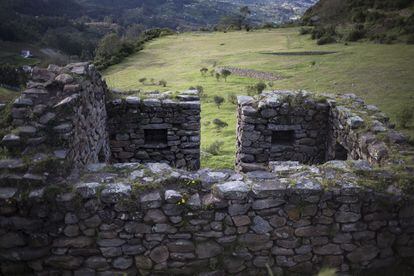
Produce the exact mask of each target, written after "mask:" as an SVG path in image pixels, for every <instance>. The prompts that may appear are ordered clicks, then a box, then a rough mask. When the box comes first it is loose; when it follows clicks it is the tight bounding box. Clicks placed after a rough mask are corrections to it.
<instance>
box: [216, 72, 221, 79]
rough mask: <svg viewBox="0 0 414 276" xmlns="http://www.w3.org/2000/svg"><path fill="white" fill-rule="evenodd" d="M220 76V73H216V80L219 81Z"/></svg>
mask: <svg viewBox="0 0 414 276" xmlns="http://www.w3.org/2000/svg"><path fill="white" fill-rule="evenodd" d="M220 77H221V75H220V73H216V80H217V81H219V80H220Z"/></svg>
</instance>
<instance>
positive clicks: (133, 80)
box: [104, 28, 414, 168]
mask: <svg viewBox="0 0 414 276" xmlns="http://www.w3.org/2000/svg"><path fill="white" fill-rule="evenodd" d="M304 51H333V52H336V53H334V54H329V55H301V56H297V55H293V56H292V55H290V56H289V55H270V54H268V53H275V52H282V53H285V52H304ZM265 53H267V54H265ZM412 60H414V47H413V46H411V45H405V44H394V45H380V44H373V43H359V42H357V43H349V45H348V46H345V45H343V44H329V45H324V46H317V45H316V44H315V43H314V41H312V40H311V38H310V36H308V35H306V36H300V35H298V29H297V28H286V29H274V30H260V31H253V32H244V31H240V32H228V33H219V32H216V33H184V34H180V35H173V36H168V37H164V38H161V39H156V40H154V41H152V42H150V43H149V44H148V45H147V46H146V47H145V48H144V50H143V51H142V52H140V53H137V54H135V55H133V56H131V57H129V58H127V59H126V60H125V61H124V62H123V63H121V64H119V65H116V66H113V67H110V68H109V69H108V70H107V71H106V72H105V74H104V75H105V78H106V80H107V82H108V84H109V85H110V86H111V87H113V88H119V89H122V90H134V89H141V90H143V91H152V90H160V91H167V90H172V91H182V90H184V89H187V88H189V87H190V86H197V85H201V86H203V88H204V94H205V96H204V97H203V99H202V148H203V149H205V148H207V147H209V146H211V145H212V144H213V143H215V142H216V141H222V142H223V145H222V147H221V149H220V151H219V153H218V154H217V155H204V156H203V159H202V165H203V166H205V167H215V168H223V167H224V168H231V167H233V164H234V155H235V141H236V138H235V135H236V133H235V125H236V106H235V105H234V104H232V103H231V101H232V100H233V99H234V96H235V95H246V94H247V93H248V91H247V90H248V89H247V88H246V87H248V86H254V85H256V84H257V83H258V82H259V80H256V79H250V78H244V77H237V76H234V75H230V76H229V77H228V78H227V81H224V80H223V79H220V80H219V81H217V80H216V78H215V76H214V75H213V76H211V75H210V73H209V72H211V70H212V69H213V70H214V68H213V66H214V65H216V66H230V67H239V68H246V69H254V70H260V71H266V72H271V73H274V74H277V75H281V76H282V77H283V79H282V80H280V81H274V82H273V84H271V85H273V86H272V87H269V83H268V81H266V85H267V89H306V90H309V91H314V92H317V93H321V92H328V93H351V92H352V93H356V94H358V95H360V96H362V97H363V98H364V99H365V100H366V101H367V102H368V103H370V104H376V105H378V106H379V107H380V108H381V109H382V110H383V111H385V112H387V113H388V114H389V115H390V116H391V118H392V119H393V120H396V117H397V114H398V113H399V112H400V110H401V109H402V108H403V107H405V106H413V105H414V79H413V78H412V76H413V75H414V66H413V65H412ZM203 67H206V68H207V69H208V70H209V72H208V73H206V74H205V75H204V76H203V74H202V73H201V72H200V69H201V68H203ZM143 78H145V79H146V80H145V81H143V82H142V83H141V82H139V80H140V79H143ZM151 79H153V81H151ZM159 80H165V81H166V82H167V86H166V87H163V86H162V85H158V81H159ZM217 96H220V97H223V98H224V99H225V103H224V104H222V105H221V107H220V108H218V107H217V105H216V104H215V102H214V97H217ZM215 119H220V120H221V121H223V122H225V123H227V124H228V126H227V127H225V126H224V127H222V128H220V127H218V126H217V124H215V123H214V122H213V121H214V120H215ZM219 124H220V123H219ZM406 132H407V133H409V134H410V135H411V136H412V137H414V125H413V122H412V121H411V122H410V124H409V129H407V130H406Z"/></svg>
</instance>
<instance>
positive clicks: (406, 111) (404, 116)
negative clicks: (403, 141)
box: [397, 106, 414, 128]
mask: <svg viewBox="0 0 414 276" xmlns="http://www.w3.org/2000/svg"><path fill="white" fill-rule="evenodd" d="M413 118H414V109H413V108H412V107H409V106H406V107H403V108H402V109H401V111H400V112H399V113H398V114H397V122H398V124H399V125H400V126H401V127H402V128H407V127H408V124H409V123H410V122H411V121H412V120H413Z"/></svg>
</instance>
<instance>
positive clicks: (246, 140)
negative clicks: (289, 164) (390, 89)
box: [236, 91, 405, 171]
mask: <svg viewBox="0 0 414 276" xmlns="http://www.w3.org/2000/svg"><path fill="white" fill-rule="evenodd" d="M238 101H239V102H238V125H237V157H236V167H237V169H238V170H244V171H251V170H257V169H264V168H265V167H266V166H267V164H268V163H269V162H270V161H299V162H301V163H304V164H319V163H324V162H326V161H329V160H335V159H340V160H346V159H354V160H358V159H364V160H367V161H369V162H370V163H371V164H378V165H383V164H385V163H386V162H387V161H388V160H389V151H390V150H389V148H388V146H387V145H386V144H385V142H384V141H383V140H381V137H379V136H381V134H383V136H384V137H388V138H387V139H388V140H390V142H391V143H405V139H404V137H403V136H402V135H401V134H399V133H397V132H395V131H394V130H392V129H391V128H390V127H391V125H390V124H389V119H388V117H386V116H385V115H384V114H383V113H381V112H380V111H379V110H378V109H377V108H376V107H375V106H369V105H365V104H364V102H363V101H362V100H361V99H360V98H357V97H356V96H355V95H352V94H348V95H344V96H332V95H324V96H316V95H310V94H309V93H307V92H291V91H273V92H265V93H263V94H262V95H261V96H260V97H259V98H257V99H255V98H253V97H247V96H240V97H239V98H238Z"/></svg>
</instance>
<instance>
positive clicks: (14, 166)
mask: <svg viewBox="0 0 414 276" xmlns="http://www.w3.org/2000/svg"><path fill="white" fill-rule="evenodd" d="M26 169H27V165H26V164H25V163H24V162H23V160H22V159H18V158H16V159H1V160H0V173H2V172H3V173H19V172H24V171H25V170H26Z"/></svg>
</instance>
